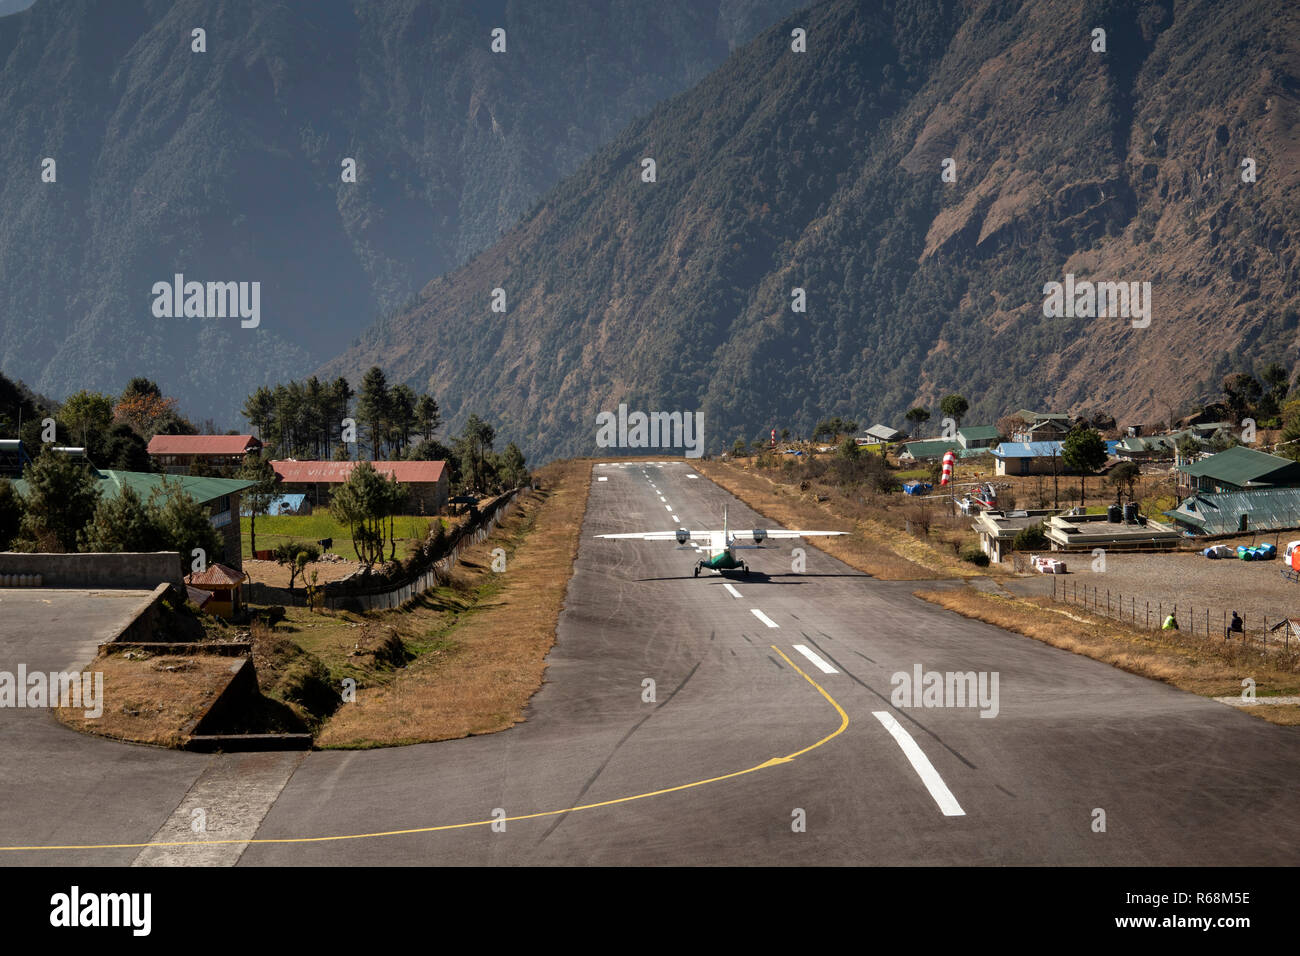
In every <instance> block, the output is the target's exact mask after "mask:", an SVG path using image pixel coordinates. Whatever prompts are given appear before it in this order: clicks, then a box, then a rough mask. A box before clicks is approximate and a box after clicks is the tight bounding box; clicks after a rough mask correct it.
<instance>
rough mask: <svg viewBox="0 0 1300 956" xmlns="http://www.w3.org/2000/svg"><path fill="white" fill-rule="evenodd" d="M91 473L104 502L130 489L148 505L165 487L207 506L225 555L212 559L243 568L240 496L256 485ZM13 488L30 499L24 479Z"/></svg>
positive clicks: (141, 473) (97, 470) (146, 474)
mask: <svg viewBox="0 0 1300 956" xmlns="http://www.w3.org/2000/svg"><path fill="white" fill-rule="evenodd" d="M91 473H92V474H94V476H95V477H96V478H97V479H99V494H100V497H101V498H103V497H110V498H116V497H117V496H118V495H120V494H121V493H122V489H123V488H130V489H131V490H132V491H134V492H135V493H136V494H137V495H139V497H140V500H141V501H144V502H146V503H148V501H149V498H150V496H152V495H153V493H154V492H155V491H157V492H159V494H166V491H165V490H164V483H165V484H166V487H167V488H174V487H176V485H177V484H179V485H180V487H181V491H183V492H184V493H185V494H187V495H189V496H190V497H191V498H193V499H194V500H195V501H197V502H198V503H199V504H201V505H207V506H208V521H209V522H211V523H212V527H213V528H215V529H216V530H217V534H218V536H219V537H221V539H222V541H223V543H224V546H225V548H224V554H221V555H213V556H212V558H213V559H215V560H220V561H223V562H224V563H225V564H227V565H229V566H231V567H233V568H235V569H236V570H239V569H242V568H243V559H242V546H241V543H240V536H239V493H240V492H241V491H243V490H244V489H245V488H248V487H250V486H251V485H253V484H254V483H253V482H251V481H244V480H243V479H239V478H196V477H192V476H190V475H155V474H151V473H149V472H144V471H115V470H113V469H111V468H110V469H101V468H92V469H91ZM13 485H14V489H15V490H16V491H17V492H18V494H20V495H22V496H23V497H26V496H27V482H26V481H25V480H24V479H19V480H17V481H15V482H14V483H13Z"/></svg>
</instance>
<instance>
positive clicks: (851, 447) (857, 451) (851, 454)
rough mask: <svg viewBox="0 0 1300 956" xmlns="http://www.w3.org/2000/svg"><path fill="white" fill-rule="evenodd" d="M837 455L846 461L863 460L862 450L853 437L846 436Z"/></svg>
mask: <svg viewBox="0 0 1300 956" xmlns="http://www.w3.org/2000/svg"><path fill="white" fill-rule="evenodd" d="M836 454H838V455H839V456H840V457H841V458H843V459H844V460H845V461H858V460H859V459H861V458H862V449H861V448H859V447H858V442H857V440H856V439H855V438H854V437H853V436H852V435H846V436H845V438H844V441H842V442H840V447H839V451H838V452H836Z"/></svg>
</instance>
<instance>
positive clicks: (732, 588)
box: [722, 581, 740, 598]
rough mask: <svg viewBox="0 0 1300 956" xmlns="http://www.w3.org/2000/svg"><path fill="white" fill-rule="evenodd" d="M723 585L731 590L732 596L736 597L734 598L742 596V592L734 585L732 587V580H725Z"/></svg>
mask: <svg viewBox="0 0 1300 956" xmlns="http://www.w3.org/2000/svg"><path fill="white" fill-rule="evenodd" d="M722 586H723V587H724V588H726V589H727V590H728V591H730V592H731V596H732V597H734V598H738V597H740V592H739V591H737V590H736V589H735V588H734V587H732V584H731V582H730V581H723V582H722Z"/></svg>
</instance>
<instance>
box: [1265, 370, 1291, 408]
mask: <svg viewBox="0 0 1300 956" xmlns="http://www.w3.org/2000/svg"><path fill="white" fill-rule="evenodd" d="M1290 378H1291V376H1290V374H1289V373H1288V372H1287V370H1286V369H1285V368H1283V367H1282V366H1281V365H1279V364H1278V363H1277V362H1270V363H1269V364H1267V365H1265V366H1264V368H1263V369H1261V370H1260V373H1259V380H1260V382H1261V383H1263V386H1264V397H1263V399H1261V404H1262V405H1263V404H1266V405H1267V406H1268V410H1267V412H1264V410H1263V409H1262V408H1261V412H1262V413H1264V414H1267V415H1269V416H1273V415H1276V414H1278V412H1279V411H1281V409H1282V405H1283V403H1284V402H1285V401H1286V396H1287V392H1288V391H1289V390H1290V388H1289V385H1290Z"/></svg>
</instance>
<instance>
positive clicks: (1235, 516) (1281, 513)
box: [1165, 488, 1300, 536]
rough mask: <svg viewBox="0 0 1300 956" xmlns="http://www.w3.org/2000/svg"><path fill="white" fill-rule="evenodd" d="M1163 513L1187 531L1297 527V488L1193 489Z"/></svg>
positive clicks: (1242, 531) (1299, 496) (1299, 501)
mask: <svg viewBox="0 0 1300 956" xmlns="http://www.w3.org/2000/svg"><path fill="white" fill-rule="evenodd" d="M1165 515H1166V516H1167V517H1168V518H1170V519H1171V520H1172V521H1173V522H1174V523H1175V524H1177V525H1178V526H1179V527H1180V528H1182V529H1183V530H1184V531H1185V532H1186V533H1187V534H1190V535H1196V536H1200V535H1220V534H1222V535H1231V534H1246V533H1253V532H1256V531H1283V530H1285V529H1287V528H1300V488H1254V489H1251V490H1249V491H1228V492H1222V493H1218V494H1215V493H1208V492H1200V491H1198V492H1195V493H1194V494H1192V495H1189V496H1188V497H1186V498H1184V499H1183V500H1182V501H1180V502H1179V503H1178V507H1177V508H1175V509H1174V510H1173V511H1166V512H1165Z"/></svg>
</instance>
